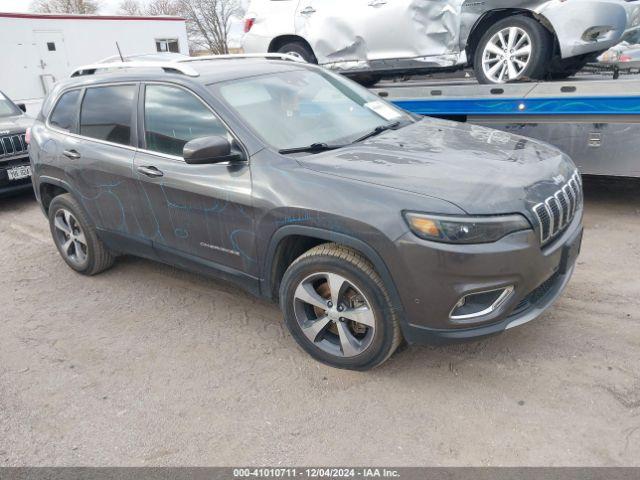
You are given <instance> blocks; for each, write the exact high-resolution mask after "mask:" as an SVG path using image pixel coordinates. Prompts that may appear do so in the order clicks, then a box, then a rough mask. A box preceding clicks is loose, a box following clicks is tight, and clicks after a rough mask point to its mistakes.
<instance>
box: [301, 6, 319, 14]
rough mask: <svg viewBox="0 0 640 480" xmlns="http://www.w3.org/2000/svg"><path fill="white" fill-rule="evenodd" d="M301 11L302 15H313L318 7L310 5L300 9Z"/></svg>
mask: <svg viewBox="0 0 640 480" xmlns="http://www.w3.org/2000/svg"><path fill="white" fill-rule="evenodd" d="M300 13H301V14H302V15H311V14H312V13H316V9H315V8H313V7H311V6H309V7H307V8H305V9H303V10H300Z"/></svg>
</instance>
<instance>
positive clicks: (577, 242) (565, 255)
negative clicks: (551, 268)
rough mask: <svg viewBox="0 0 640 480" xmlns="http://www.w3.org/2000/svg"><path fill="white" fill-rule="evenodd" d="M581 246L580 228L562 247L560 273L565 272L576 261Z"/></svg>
mask: <svg viewBox="0 0 640 480" xmlns="http://www.w3.org/2000/svg"><path fill="white" fill-rule="evenodd" d="M581 248H582V230H580V233H579V234H578V235H576V236H575V237H574V239H573V241H572V242H571V243H568V244H567V245H565V246H564V247H563V248H562V258H561V260H560V273H563V274H564V273H567V272H568V271H569V270H570V269H571V267H572V266H573V264H574V263H575V262H576V260H577V258H578V255H580V249H581Z"/></svg>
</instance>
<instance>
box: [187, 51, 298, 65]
mask: <svg viewBox="0 0 640 480" xmlns="http://www.w3.org/2000/svg"><path fill="white" fill-rule="evenodd" d="M236 58H273V59H279V60H290V61H292V62H299V63H307V62H306V61H305V60H304V58H302V57H297V56H295V55H291V54H289V53H230V54H226V55H202V56H198V57H189V58H183V59H180V60H176V62H178V63H189V62H200V61H204V60H234V59H236Z"/></svg>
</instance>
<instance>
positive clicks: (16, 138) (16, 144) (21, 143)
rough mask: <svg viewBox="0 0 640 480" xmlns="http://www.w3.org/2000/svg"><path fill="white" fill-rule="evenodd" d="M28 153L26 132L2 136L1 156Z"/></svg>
mask: <svg viewBox="0 0 640 480" xmlns="http://www.w3.org/2000/svg"><path fill="white" fill-rule="evenodd" d="M22 153H27V142H26V140H25V138H24V133H20V134H16V135H7V136H5V137H0V157H9V156H11V157H12V156H14V155H20V154H22Z"/></svg>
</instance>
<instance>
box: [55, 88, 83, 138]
mask: <svg viewBox="0 0 640 480" xmlns="http://www.w3.org/2000/svg"><path fill="white" fill-rule="evenodd" d="M79 95H80V90H71V91H70V92H67V93H65V94H63V95H62V96H61V97H60V100H58V103H57V104H56V106H55V108H54V109H53V112H52V113H51V117H49V123H50V124H51V125H53V126H54V127H57V128H62V129H63V130H68V131H72V130H73V129H74V126H75V123H76V118H77V114H78V109H77V106H78V96H79Z"/></svg>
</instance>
